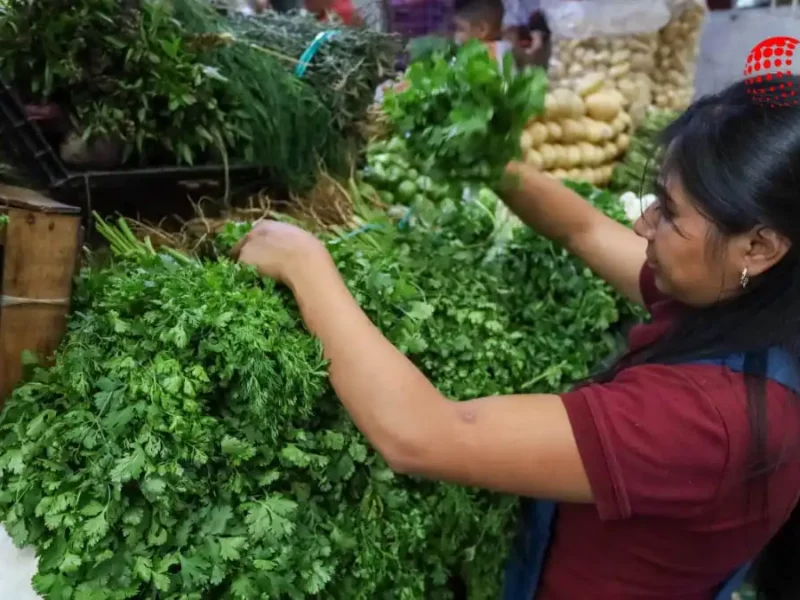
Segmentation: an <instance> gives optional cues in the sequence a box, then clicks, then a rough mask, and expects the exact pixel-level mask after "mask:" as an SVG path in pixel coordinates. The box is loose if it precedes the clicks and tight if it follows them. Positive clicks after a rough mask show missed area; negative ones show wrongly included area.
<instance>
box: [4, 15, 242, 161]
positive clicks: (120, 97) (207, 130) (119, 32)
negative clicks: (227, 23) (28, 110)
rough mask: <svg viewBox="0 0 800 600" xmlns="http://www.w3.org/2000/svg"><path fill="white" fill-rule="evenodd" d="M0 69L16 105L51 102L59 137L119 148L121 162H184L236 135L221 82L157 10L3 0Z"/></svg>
mask: <svg viewBox="0 0 800 600" xmlns="http://www.w3.org/2000/svg"><path fill="white" fill-rule="evenodd" d="M0 72H2V75H3V77H5V78H7V79H8V80H9V81H10V82H12V83H13V85H14V87H15V88H16V90H17V91H18V93H19V94H20V95H21V96H22V98H23V100H24V101H25V102H28V103H32V104H40V103H56V104H59V105H61V106H62V107H63V108H64V109H65V112H66V113H67V116H68V119H67V122H66V123H62V124H59V125H58V127H59V128H60V130H61V133H62V134H63V135H67V134H68V133H69V131H70V130H71V129H73V128H74V129H76V130H77V133H78V135H80V136H82V137H83V138H85V139H87V140H89V139H93V140H98V139H101V140H106V141H110V142H111V143H112V144H121V145H122V146H123V148H124V159H128V158H130V157H131V156H133V155H135V159H136V160H137V161H138V162H140V163H160V162H166V163H172V164H174V163H175V162H179V163H190V164H191V163H194V162H199V161H201V160H204V159H205V158H207V157H208V155H209V152H210V150H211V148H213V147H215V146H222V147H224V146H227V147H234V146H236V145H237V144H238V143H239V141H240V140H242V139H243V138H244V137H245V133H246V129H245V123H244V121H243V120H242V119H237V118H234V117H232V115H231V111H232V110H233V108H234V103H232V102H231V101H230V99H229V98H228V97H227V95H226V94H225V93H224V92H225V87H224V85H223V78H222V77H221V76H219V75H218V74H216V73H215V72H214V71H213V70H212V69H209V68H207V67H206V65H204V63H203V60H202V57H201V56H200V55H199V54H198V53H197V52H195V51H193V50H192V49H190V48H188V47H187V46H186V44H185V43H184V32H183V29H182V27H181V26H180V24H179V23H178V22H176V21H175V20H174V19H173V18H172V16H171V14H170V13H169V8H168V5H167V4H165V3H161V2H149V1H143V2H120V1H119V0H78V1H70V2H67V1H65V0H52V1H49V2H29V1H28V0H8V2H7V3H6V6H5V7H4V10H3V11H2V13H0Z"/></svg>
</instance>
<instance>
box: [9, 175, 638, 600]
mask: <svg viewBox="0 0 800 600" xmlns="http://www.w3.org/2000/svg"><path fill="white" fill-rule="evenodd" d="M584 191H585V192H586V191H587V190H584ZM589 191H591V190H589ZM591 193H592V194H594V191H591ZM613 200H614V199H613V198H612V197H610V196H608V195H607V194H601V195H600V196H598V197H596V198H595V201H596V202H597V203H598V204H599V205H601V206H605V207H606V208H610V207H611V206H612V204H611V202H612V201H613ZM486 208H487V207H486V206H483V205H481V204H479V203H472V204H465V205H459V206H449V207H448V206H444V207H442V209H441V210H440V212H439V213H438V214H437V215H436V216H435V217H434V218H432V219H430V220H429V221H427V222H426V223H422V222H418V223H417V224H416V225H415V226H412V227H407V228H403V229H400V228H397V227H394V225H393V224H392V223H391V222H389V221H388V220H383V221H381V222H378V223H373V225H374V227H372V228H371V230H369V231H367V230H365V231H363V232H362V233H361V234H360V235H352V236H349V237H342V238H338V239H330V240H329V243H330V248H331V252H332V254H333V256H334V258H335V260H336V262H337V264H338V265H339V267H340V269H341V270H342V273H343V275H344V277H345V280H346V281H347V284H348V286H349V287H350V289H351V290H352V292H353V294H354V295H355V297H356V298H357V299H358V301H359V303H360V304H361V306H362V307H363V308H364V310H365V311H366V312H367V313H368V314H369V316H370V317H371V318H372V319H373V320H374V322H375V323H376V324H377V325H378V327H380V329H381V330H382V331H383V332H384V333H385V334H386V335H387V336H388V337H389V339H391V340H392V341H393V342H394V343H395V344H396V345H397V346H398V347H399V348H400V349H401V350H402V351H403V352H405V353H406V354H407V355H408V356H409V357H410V358H411V359H412V360H413V361H414V362H415V363H416V364H417V365H418V366H419V367H420V368H421V369H422V370H423V371H424V372H425V373H426V374H427V375H428V376H429V377H430V378H431V379H432V380H433V382H434V383H435V384H436V385H437V386H438V388H439V389H440V390H442V392H443V393H445V394H447V395H448V396H449V397H451V398H453V399H455V400H463V399H467V398H472V397H477V396H486V395H491V394H501V393H511V392H546V391H558V390H562V389H564V388H565V387H567V386H568V385H569V384H570V382H572V381H574V380H576V379H580V378H582V377H585V376H586V375H587V374H588V373H589V370H590V369H591V368H592V366H593V365H594V364H595V363H596V362H597V361H598V360H599V359H601V358H603V357H605V356H606V355H607V354H608V353H609V352H611V351H612V350H613V349H614V347H615V342H614V336H613V334H612V332H611V329H612V327H613V325H614V324H615V323H617V322H618V321H619V320H620V319H621V318H622V317H623V315H625V314H627V311H628V308H627V305H625V304H624V303H623V302H622V301H621V300H620V299H619V298H618V297H617V296H615V295H614V294H613V293H612V292H611V290H610V289H609V288H608V286H607V285H606V284H604V283H603V282H601V281H600V280H598V279H597V278H595V277H593V276H592V275H591V274H590V273H588V272H587V271H586V270H585V269H584V268H583V266H582V265H580V264H579V263H578V262H577V261H576V260H575V259H573V258H571V257H569V256H567V255H566V254H565V253H564V252H563V250H561V249H559V248H557V247H556V246H554V245H553V244H552V243H550V242H548V241H546V240H544V239H542V238H540V237H538V236H536V235H534V234H532V233H530V232H528V231H525V230H522V229H516V230H514V231H512V232H510V234H509V235H508V237H507V239H506V240H505V243H504V246H503V251H500V252H493V253H490V251H491V250H492V249H493V248H495V243H494V240H493V237H494V235H495V232H496V227H497V224H496V223H495V222H494V220H493V216H492V215H493V213H492V211H489V210H486ZM613 210H614V211H617V210H618V209H616V208H614V209H613ZM227 234H228V237H229V238H230V239H229V240H228V243H230V242H231V241H233V239H234V238H235V236H234V235H232V232H231V231H228V232H227ZM515 509H516V500H515V499H514V498H511V497H506V496H502V495H497V494H491V493H488V492H484V491H480V490H475V489H471V488H465V487H459V486H454V485H445V484H439V483H435V482H430V481H423V480H420V479H417V478H411V477H400V476H396V475H395V474H393V473H392V472H391V471H390V470H389V469H388V468H387V466H386V465H385V463H384V462H383V461H382V459H381V458H380V457H379V456H378V455H377V454H376V453H375V452H374V451H373V450H372V449H371V448H370V447H369V446H368V445H367V443H366V442H365V440H364V438H363V437H362V436H361V434H360V433H359V432H358V431H357V430H356V428H355V427H354V425H353V424H352V422H351V421H350V419H349V417H348V416H347V414H346V413H345V412H344V410H343V409H342V408H341V406H340V404H339V402H338V400H337V399H336V398H335V397H334V395H333V393H332V390H331V389H330V387H329V385H328V383H327V379H326V365H325V363H324V361H323V358H322V352H321V348H320V345H319V343H318V342H317V341H316V340H315V339H313V338H312V337H311V336H310V335H309V334H308V333H307V332H306V330H305V329H304V327H303V326H302V323H301V322H300V320H299V317H298V311H297V308H296V305H295V304H294V301H293V300H292V298H291V296H290V295H289V294H288V293H287V292H286V291H285V290H284V289H282V288H280V287H278V286H276V285H275V284H274V283H272V282H270V281H262V280H261V279H260V278H259V277H258V276H257V275H256V274H255V273H254V272H253V271H252V270H250V269H248V268H244V267H242V266H240V265H237V264H234V263H231V262H229V261H227V260H224V259H223V260H220V261H207V262H202V263H197V264H195V263H192V262H191V261H188V262H185V261H176V260H174V259H173V258H172V257H171V256H169V255H166V254H163V255H162V254H155V255H151V254H148V253H142V254H137V255H132V256H130V257H129V258H123V259H120V260H119V261H118V262H117V263H116V264H113V265H112V266H110V267H105V268H89V269H86V270H84V271H83V273H82V274H81V276H80V278H79V280H78V283H77V287H76V294H75V298H74V310H73V312H72V314H71V317H70V321H69V326H68V332H67V335H66V337H65V339H64V341H63V343H62V345H61V347H60V349H59V351H58V354H57V356H56V359H55V363H54V364H53V365H52V366H51V367H49V368H39V369H37V370H36V371H35V373H34V374H33V377H32V379H31V380H30V381H29V382H28V383H26V384H24V385H22V386H21V387H19V388H18V389H17V390H15V392H14V393H13V395H12V397H11V398H10V399H9V401H8V402H7V404H6V407H5V411H4V413H3V415H2V419H0V517H1V518H2V521H3V523H4V524H5V526H6V527H7V528H8V531H9V533H10V534H11V535H12V537H13V539H14V540H15V542H16V543H17V544H19V545H31V546H33V547H34V548H35V549H36V551H37V553H38V555H39V559H40V560H39V570H38V574H37V575H36V576H35V578H34V585H35V588H36V589H37V591H38V592H39V593H40V594H41V595H42V596H43V597H44V598H46V599H47V600H67V599H69V600H95V599H96V600H101V599H102V600H123V599H143V598H148V599H158V600H212V599H214V600H217V599H219V600H228V599H240V600H251V599H252V598H274V599H283V598H286V599H299V598H326V599H327V598H330V599H333V600H338V599H341V600H360V599H363V600H368V599H369V600H373V599H381V598H385V599H387V600H388V599H398V598H399V599H404V600H417V599H419V600H423V599H426V600H427V599H429V598H447V597H450V590H449V587H448V583H447V582H448V578H449V577H450V576H451V575H453V574H459V575H461V576H463V577H464V578H465V579H466V581H467V582H468V584H469V587H470V599H471V600H475V599H479V600H480V599H484V598H485V599H489V598H496V597H497V596H498V594H499V588H500V585H501V578H502V564H503V560H504V556H505V555H506V552H507V549H508V547H509V539H510V535H511V534H512V533H513V519H514V515H515Z"/></svg>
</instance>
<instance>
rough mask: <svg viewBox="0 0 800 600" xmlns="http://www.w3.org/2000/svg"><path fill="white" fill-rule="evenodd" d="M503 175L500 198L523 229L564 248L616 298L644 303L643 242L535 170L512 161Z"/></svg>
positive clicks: (630, 231)
mask: <svg viewBox="0 0 800 600" xmlns="http://www.w3.org/2000/svg"><path fill="white" fill-rule="evenodd" d="M507 171H508V175H509V185H508V189H507V191H506V192H505V193H504V194H503V200H504V202H505V203H506V204H507V205H508V207H509V208H510V209H511V210H512V211H513V212H514V213H515V214H516V215H517V216H518V217H519V218H520V219H521V220H522V221H523V222H524V223H525V224H526V225H528V226H529V227H531V228H532V229H534V230H535V231H537V232H538V233H540V234H542V235H543V236H545V237H547V238H549V239H551V240H553V241H554V242H557V243H558V244H561V245H562V246H564V247H565V248H566V249H567V250H568V251H569V252H570V253H571V254H574V255H575V256H577V257H578V258H580V259H581V260H582V261H583V262H585V263H586V265H587V266H588V267H589V268H590V269H591V270H592V271H594V272H595V273H596V274H597V275H598V276H600V277H601V278H602V279H604V280H605V281H607V282H608V283H609V284H611V285H612V286H613V287H614V288H615V289H616V290H617V291H618V292H619V293H620V294H622V295H623V296H625V297H626V298H628V299H630V300H632V301H634V302H637V303H639V304H642V303H643V300H642V294H641V291H640V290H639V274H640V272H641V270H642V265H643V264H644V262H645V258H646V257H645V250H646V248H647V242H646V241H645V240H644V239H642V238H640V237H639V236H638V235H636V234H635V233H634V232H633V230H632V229H629V228H628V227H625V226H624V225H622V224H621V223H618V222H617V221H615V220H614V219H612V218H610V217H608V216H606V215H604V214H603V213H602V212H600V211H599V210H597V209H596V208H595V207H594V206H592V205H591V204H589V203H588V202H586V200H584V199H583V198H581V197H580V196H579V195H578V194H576V193H575V192H573V191H572V190H570V189H568V188H566V187H564V186H563V185H562V184H561V183H560V182H558V181H556V180H555V179H552V178H551V177H549V176H547V175H544V174H543V173H541V172H539V171H537V170H536V169H534V168H533V167H530V166H528V165H525V164H523V163H511V164H510V165H509V167H508V170H507Z"/></svg>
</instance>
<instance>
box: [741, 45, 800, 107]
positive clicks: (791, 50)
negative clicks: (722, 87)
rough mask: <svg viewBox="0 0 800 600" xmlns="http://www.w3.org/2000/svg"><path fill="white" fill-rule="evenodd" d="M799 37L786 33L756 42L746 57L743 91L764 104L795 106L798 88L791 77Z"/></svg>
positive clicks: (799, 90) (797, 99) (799, 58)
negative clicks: (745, 86) (744, 88)
mask: <svg viewBox="0 0 800 600" xmlns="http://www.w3.org/2000/svg"><path fill="white" fill-rule="evenodd" d="M798 46H800V40H798V39H797V38H793V37H788V36H776V37H771V38H767V39H766V40H764V41H763V42H760V43H759V44H757V45H756V46H755V47H754V48H753V49H752V50H751V51H750V54H749V55H748V56H747V64H745V67H744V81H745V84H746V85H747V91H748V93H750V94H751V95H752V96H753V99H754V100H756V101H757V102H759V103H761V104H764V105H765V106H770V107H778V106H797V105H798V104H800V102H798V101H799V100H800V89H798V84H797V78H794V77H792V70H793V65H794V62H795V60H800V52H798Z"/></svg>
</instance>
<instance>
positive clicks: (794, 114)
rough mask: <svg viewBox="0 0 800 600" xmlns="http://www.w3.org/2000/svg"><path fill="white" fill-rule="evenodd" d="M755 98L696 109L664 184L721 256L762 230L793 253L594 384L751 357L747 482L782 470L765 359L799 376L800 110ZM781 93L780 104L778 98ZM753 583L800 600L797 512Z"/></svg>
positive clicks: (667, 156) (702, 103)
mask: <svg viewBox="0 0 800 600" xmlns="http://www.w3.org/2000/svg"><path fill="white" fill-rule="evenodd" d="M789 83H791V85H786V84H789ZM784 84H785V87H784V90H785V91H787V92H789V91H791V90H795V91H796V93H797V94H800V78H792V79H789V80H784ZM751 92H752V89H748V86H747V85H746V84H745V83H744V82H739V83H736V84H734V85H731V86H730V87H728V88H727V89H725V90H724V91H722V92H720V93H718V94H714V95H711V96H707V97H704V98H702V99H700V100H699V101H697V102H695V103H694V104H693V105H692V106H691V107H690V108H689V109H688V110H687V111H686V112H685V113H683V114H682V115H681V116H680V117H678V119H677V120H676V121H675V122H674V123H672V124H671V125H670V126H669V127H667V129H666V130H665V131H664V132H663V135H662V137H661V140H660V141H661V147H662V149H663V150H662V151H661V153H660V156H661V165H660V175H661V178H662V179H663V178H664V177H665V176H666V175H667V174H670V175H672V174H674V175H677V176H678V177H679V178H680V181H681V183H682V185H683V188H684V189H685V190H686V192H687V194H688V196H689V197H690V198H691V201H692V202H693V204H694V205H695V207H696V208H697V209H698V210H699V211H700V212H701V214H703V215H704V216H705V217H706V218H707V219H708V220H709V221H710V222H711V223H713V224H714V226H715V228H714V229H716V232H715V234H714V235H713V236H712V238H711V239H709V244H710V245H711V249H712V250H714V251H716V252H721V251H723V245H722V243H721V242H722V241H723V240H724V238H725V237H726V236H729V235H735V234H739V233H744V232H747V231H750V230H752V229H753V228H755V227H759V226H764V227H768V228H770V229H773V230H774V231H776V232H778V233H779V234H780V235H782V236H784V237H785V238H786V239H788V240H789V241H790V243H791V247H790V249H789V251H788V252H787V254H786V256H784V257H783V258H782V259H781V260H780V261H779V262H778V263H777V264H775V265H774V266H773V267H772V268H770V269H769V270H768V271H766V272H765V273H763V274H761V275H759V276H757V277H753V278H752V279H751V281H750V284H749V285H748V286H747V288H746V289H745V290H744V291H743V292H742V293H741V294H739V295H737V296H736V297H734V298H732V299H727V300H721V301H720V302H718V303H716V304H714V305H713V306H709V307H705V308H689V307H686V309H685V311H683V313H682V317H681V318H680V319H679V321H678V322H676V323H675V325H674V326H673V328H672V329H671V331H670V332H669V333H668V334H667V335H666V336H665V337H663V338H661V339H659V340H658V341H656V342H655V343H653V344H652V345H650V346H647V347H645V348H642V349H640V350H638V351H635V352H632V353H629V354H628V355H626V356H624V357H623V358H622V359H621V360H620V361H619V362H617V363H616V365H615V366H613V367H612V368H611V369H610V370H608V371H606V372H605V373H602V374H600V375H598V376H596V377H595V378H593V381H598V382H602V381H609V380H610V379H612V378H613V377H614V376H615V375H616V374H617V373H619V372H620V371H621V370H623V369H625V368H627V367H630V366H634V365H639V364H646V363H661V364H676V363H682V362H690V361H693V360H700V359H704V358H723V357H726V356H729V355H731V354H734V353H744V355H745V369H744V370H745V377H746V383H747V402H748V412H749V417H750V427H751V431H752V439H753V446H752V457H753V459H752V460H753V465H752V471H751V472H750V473H748V475H749V476H753V477H763V476H765V475H768V474H770V473H772V472H773V471H774V470H775V469H777V468H778V467H779V466H780V461H781V460H782V458H770V457H769V456H768V451H767V434H768V427H769V423H768V422H767V416H766V415H767V409H766V403H767V399H766V368H767V350H768V349H769V348H781V349H783V350H784V351H785V352H787V353H788V354H789V355H790V356H791V357H792V359H793V360H794V361H795V363H796V364H795V367H796V368H798V369H799V370H800V107H798V106H797V105H796V104H793V100H794V98H798V97H800V96H794V97H792V96H789V97H788V100H789V101H792V104H791V106H769V105H768V103H764V102H759V101H758V100H757V98H758V97H757V96H754V95H753V94H752V93H751ZM767 92H768V93H769V90H767ZM774 93H777V94H782V92H780V88H778V90H777V91H776V92H774ZM779 100H781V96H776V101H779ZM783 102H784V101H781V103H783ZM798 400H800V398H799V399H798ZM798 442H800V440H798ZM793 459H800V457H797V456H795V457H793ZM753 577H754V583H755V584H756V587H757V588H758V592H759V598H763V599H765V600H790V599H791V600H796V599H798V598H800V508H797V507H795V509H794V510H793V512H792V514H791V516H790V518H789V521H788V522H787V523H786V524H785V525H784V527H783V528H782V529H781V530H780V532H779V533H778V534H777V535H776V536H775V537H774V538H773V540H772V541H771V542H770V543H769V545H768V546H767V548H766V549H765V550H764V551H763V553H762V555H761V556H760V557H759V560H758V561H757V564H756V566H755V568H754V571H753Z"/></svg>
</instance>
